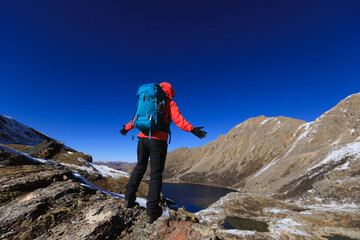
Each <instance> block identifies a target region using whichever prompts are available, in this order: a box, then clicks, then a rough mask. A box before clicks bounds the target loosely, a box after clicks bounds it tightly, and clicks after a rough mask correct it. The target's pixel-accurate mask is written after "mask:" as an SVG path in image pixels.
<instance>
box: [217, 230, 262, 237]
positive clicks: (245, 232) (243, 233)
mask: <svg viewBox="0 0 360 240" xmlns="http://www.w3.org/2000/svg"><path fill="white" fill-rule="evenodd" d="M219 232H220V233H221V232H222V233H227V234H232V235H236V236H237V237H246V236H249V235H254V234H255V232H254V231H248V230H238V229H226V230H219Z"/></svg>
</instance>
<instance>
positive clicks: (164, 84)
mask: <svg viewBox="0 0 360 240" xmlns="http://www.w3.org/2000/svg"><path fill="white" fill-rule="evenodd" d="M159 85H160V87H161V88H162V89H163V90H164V92H165V93H166V96H167V97H168V98H170V99H172V98H173V97H175V90H174V89H173V88H172V86H171V84H170V83H168V82H162V83H160V84H159Z"/></svg>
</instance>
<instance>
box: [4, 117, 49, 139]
mask: <svg viewBox="0 0 360 240" xmlns="http://www.w3.org/2000/svg"><path fill="white" fill-rule="evenodd" d="M0 130H1V131H0V143H3V144H21V145H29V146H35V145H37V144H39V143H41V142H43V141H44V140H46V139H49V137H48V136H46V135H44V134H42V133H40V132H38V131H36V130H35V129H32V128H30V127H28V126H25V125H24V124H22V123H19V122H18V121H16V120H15V119H13V118H11V117H8V116H5V115H2V114H0Z"/></svg>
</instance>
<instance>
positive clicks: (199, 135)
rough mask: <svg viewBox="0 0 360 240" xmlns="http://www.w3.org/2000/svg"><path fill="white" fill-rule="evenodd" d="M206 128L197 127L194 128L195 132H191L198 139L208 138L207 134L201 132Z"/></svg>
mask: <svg viewBox="0 0 360 240" xmlns="http://www.w3.org/2000/svg"><path fill="white" fill-rule="evenodd" d="M203 128H204V127H196V128H193V130H191V132H192V133H193V134H194V135H195V136H197V137H198V138H205V137H206V134H207V132H205V131H203V130H201V129H203Z"/></svg>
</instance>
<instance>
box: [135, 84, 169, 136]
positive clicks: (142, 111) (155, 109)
mask: <svg viewBox="0 0 360 240" xmlns="http://www.w3.org/2000/svg"><path fill="white" fill-rule="evenodd" d="M136 95H137V97H138V103H137V107H136V111H135V115H134V118H133V120H132V122H131V125H132V124H133V122H134V124H135V127H136V128H137V129H139V130H140V131H141V132H144V133H149V139H151V132H156V131H158V130H160V129H161V127H162V126H163V118H164V109H165V100H166V99H167V98H168V97H167V96H166V93H165V92H164V90H163V89H162V88H161V87H160V86H159V84H156V83H149V84H144V85H142V86H140V87H139V90H138V92H137V94H136ZM133 139H134V134H133Z"/></svg>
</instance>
